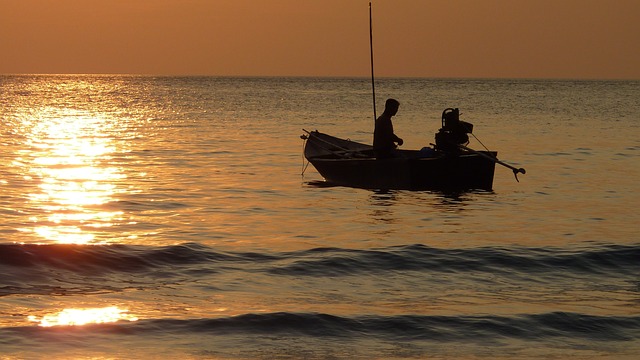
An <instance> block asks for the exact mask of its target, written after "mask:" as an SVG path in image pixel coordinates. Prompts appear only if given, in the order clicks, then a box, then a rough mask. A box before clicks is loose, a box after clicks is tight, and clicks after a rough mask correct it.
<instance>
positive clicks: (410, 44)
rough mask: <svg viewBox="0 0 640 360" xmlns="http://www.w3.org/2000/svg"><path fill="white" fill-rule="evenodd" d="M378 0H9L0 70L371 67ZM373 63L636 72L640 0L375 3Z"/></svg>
mask: <svg viewBox="0 0 640 360" xmlns="http://www.w3.org/2000/svg"><path fill="white" fill-rule="evenodd" d="M368 3H369V0H350V1H344V0H326V1H315V2H312V1H298V0H279V1H262V2H260V1H254V0H216V1H210V0H190V1H188V2H185V1H182V0H163V1H158V0H154V1H150V0H137V1H99V2H96V1H85V0H64V1H39V0H20V1H10V0H7V1H3V2H1V5H0V34H6V35H5V36H2V37H0V47H1V48H2V50H3V59H2V62H0V74H19V73H20V74H30V73H40V74H119V73H121V74H152V75H158V74H160V75H224V76H366V75H367V74H368V71H369V62H368V61H369V52H368V46H369V41H368V40H369V38H368V35H369V33H368V30H369V28H368ZM372 4H373V22H374V38H375V44H376V46H375V48H376V60H377V61H376V64H377V69H376V70H377V73H378V75H380V76H402V77H457V78H460V77H485V78H486V77H501V78H505V77H508V78H513V77H515V78H522V77H528V78H607V79H611V78H620V79H631V78H633V79H639V78H640V67H638V66H637V64H638V63H640V47H638V46H633V45H632V44H636V43H637V34H639V33H640V2H638V1H636V0H613V1H600V0H563V1H557V0H535V1H534V0H522V1H511V0H495V1H477V0H455V1H424V0H405V1H394V0H374V1H372Z"/></svg>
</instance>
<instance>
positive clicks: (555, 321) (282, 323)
mask: <svg viewBox="0 0 640 360" xmlns="http://www.w3.org/2000/svg"><path fill="white" fill-rule="evenodd" d="M74 331H78V332H81V333H82V334H83V335H86V334H87V333H91V332H94V333H105V332H106V333H116V334H118V333H120V334H127V335H152V334H167V335H171V334H182V335H185V334H193V333H205V334H206V333H208V334H211V335H225V334H271V335H274V334H279V335H283V336H310V337H341V338H360V337H367V338H370V337H378V338H384V339H386V340H399V341H416V340H436V341H461V340H473V341H486V339H496V340H500V339H520V340H544V339H548V338H559V337H563V338H575V339H587V340H593V341H632V340H637V339H640V316H628V317H624V316H594V315H586V314H581V313H566V312H552V313H544V314H525V315H517V316H425V315H398V316H379V315H375V316H374V315H371V316H355V317H341V316H335V315H330V314H318V313H289V312H280V313H267V314H244V315H239V316H234V317H223V318H210V319H209V318H207V319H186V320H179V319H150V320H140V321H136V322H119V323H113V324H96V325H83V326H64V327H55V328H42V327H38V326H21V327H5V328H0V335H2V336H0V339H3V338H4V339H12V338H14V339H15V338H16V337H18V338H19V337H27V338H29V337H32V336H38V335H48V334H49V333H51V332H55V333H58V334H59V333H61V332H71V333H72V332H74ZM0 344H2V340H0Z"/></svg>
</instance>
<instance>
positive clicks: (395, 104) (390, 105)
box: [384, 99, 400, 116]
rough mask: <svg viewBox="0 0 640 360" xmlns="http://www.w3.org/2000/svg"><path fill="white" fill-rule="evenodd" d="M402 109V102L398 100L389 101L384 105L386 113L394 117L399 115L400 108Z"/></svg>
mask: <svg viewBox="0 0 640 360" xmlns="http://www.w3.org/2000/svg"><path fill="white" fill-rule="evenodd" d="M399 107H400V102H399V101H398V100H396V99H387V102H386V103H385V104H384V112H385V113H387V114H389V115H391V116H393V115H395V114H396V113H398V108H399Z"/></svg>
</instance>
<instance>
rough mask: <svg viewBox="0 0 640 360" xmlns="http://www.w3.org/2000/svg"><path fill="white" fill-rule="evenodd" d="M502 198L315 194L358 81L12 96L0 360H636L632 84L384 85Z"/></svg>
mask: <svg viewBox="0 0 640 360" xmlns="http://www.w3.org/2000/svg"><path fill="white" fill-rule="evenodd" d="M376 91H377V96H378V97H377V103H378V109H377V111H378V114H380V113H381V112H382V104H383V103H384V100H385V99H386V98H387V97H394V98H397V99H398V100H399V101H400V102H401V104H402V105H401V107H400V111H399V113H398V115H397V116H396V117H395V118H394V125H395V130H396V133H398V135H399V136H400V137H402V138H403V139H404V140H405V144H404V147H405V148H415V149H419V148H422V147H423V146H428V145H429V143H431V142H433V141H434V140H433V135H434V134H435V132H436V131H437V130H438V128H439V127H440V114H441V112H442V110H444V109H445V108H448V107H458V108H460V109H461V113H462V116H461V118H462V119H463V120H465V121H468V122H471V123H473V124H474V126H475V127H474V135H475V136H476V137H477V138H472V142H471V144H470V146H471V147H473V148H476V149H483V146H486V147H487V148H489V149H490V150H495V151H498V156H499V157H500V159H502V160H503V161H506V162H508V163H510V164H513V165H514V166H517V167H524V168H525V169H526V170H527V174H526V175H519V180H520V181H519V182H517V181H516V179H515V178H514V176H513V173H512V172H511V171H510V170H508V169H506V168H503V167H501V166H497V167H496V175H495V181H494V190H493V191H491V192H486V191H475V192H474V191H471V192H463V193H440V192H428V191H423V192H411V191H369V190H361V189H351V188H345V187H330V186H323V185H322V182H321V181H322V178H321V177H320V176H319V175H318V174H317V173H316V172H315V170H314V169H313V167H312V166H309V167H306V168H305V165H306V163H305V161H304V159H303V157H302V146H303V140H302V139H300V135H301V134H302V133H303V131H302V129H307V130H315V129H317V130H320V131H322V132H326V133H330V134H333V135H336V136H341V137H344V138H351V139H352V140H357V141H363V142H368V143H370V142H371V138H372V131H373V108H372V104H371V103H372V97H371V90H370V84H369V81H368V80H367V79H347V78H338V79H330V78H318V79H315V78H216V77H141V76H80V75H73V76H72V75H67V76H44V75H39V76H36V75H33V76H32V75H24V76H1V77H0V120H1V123H0V136H1V139H2V140H1V141H0V216H1V217H2V222H1V223H0V358H3V359H4V358H6V359H38V358H47V359H68V358H74V359H164V358H166V359H176V358H181V359H343V358H351V359H425V358H428V359H450V358H454V359H513V358H519V359H566V358H579V359H635V358H636V356H637V354H639V353H640V231H639V230H640V227H639V225H638V224H640V215H639V213H638V211H637V207H638V205H640V192H639V190H640V186H639V185H638V179H640V140H639V139H640V136H639V135H640V82H638V81H569V80H492V79H486V80H483V79H472V80H464V79H460V80H447V79H379V80H378V81H377V83H376Z"/></svg>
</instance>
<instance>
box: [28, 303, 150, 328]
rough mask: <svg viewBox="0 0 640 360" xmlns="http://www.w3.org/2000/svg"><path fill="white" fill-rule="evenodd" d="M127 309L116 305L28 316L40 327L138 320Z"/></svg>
mask: <svg viewBox="0 0 640 360" xmlns="http://www.w3.org/2000/svg"><path fill="white" fill-rule="evenodd" d="M128 312H129V310H127V309H120V308H119V307H117V306H109V307H104V308H89V309H64V310H62V311H60V312H58V313H55V314H48V315H45V316H43V317H42V318H37V317H36V316H33V315H31V316H29V317H28V320H29V321H30V322H36V323H38V325H39V326H42V327H52V326H81V325H87V324H105V323H114V322H118V321H138V318H137V317H136V316H134V315H131V314H129V313H128Z"/></svg>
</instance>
